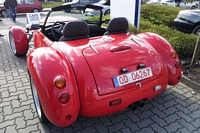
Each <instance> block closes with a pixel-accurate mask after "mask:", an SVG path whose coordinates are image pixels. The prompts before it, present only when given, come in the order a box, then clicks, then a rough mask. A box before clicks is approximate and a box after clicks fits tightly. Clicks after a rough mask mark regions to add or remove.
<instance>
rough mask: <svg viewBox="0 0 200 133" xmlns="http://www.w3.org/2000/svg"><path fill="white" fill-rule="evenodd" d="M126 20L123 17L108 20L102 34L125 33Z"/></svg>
mask: <svg viewBox="0 0 200 133" xmlns="http://www.w3.org/2000/svg"><path fill="white" fill-rule="evenodd" d="M127 30H128V20H127V19H126V18H125V17H117V18H113V19H111V20H110V21H109V23H108V27H107V31H106V32H105V34H104V35H109V34H121V33H127Z"/></svg>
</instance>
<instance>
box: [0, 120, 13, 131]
mask: <svg viewBox="0 0 200 133" xmlns="http://www.w3.org/2000/svg"><path fill="white" fill-rule="evenodd" d="M12 125H14V119H12V120H7V121H4V122H3V123H0V129H2V128H5V127H7V126H12Z"/></svg>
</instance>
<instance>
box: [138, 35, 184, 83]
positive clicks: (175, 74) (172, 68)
mask: <svg viewBox="0 0 200 133" xmlns="http://www.w3.org/2000/svg"><path fill="white" fill-rule="evenodd" d="M137 36H138V37H140V38H142V40H144V41H146V42H148V43H149V44H150V45H151V46H152V47H153V48H154V49H155V50H156V51H157V52H158V53H159V55H160V56H161V57H162V58H163V60H164V62H165V65H166V66H167V70H168V84H169V85H175V84H177V83H179V82H180V79H181V75H182V74H181V71H182V69H181V65H180V59H179V57H178V55H177V56H176V58H172V57H171V53H172V52H176V51H175V50H174V48H173V47H172V45H171V44H170V43H169V42H168V41H167V40H165V39H164V38H163V37H161V36H160V35H158V34H155V33H150V32H144V33H140V34H138V35H137ZM177 64H178V65H179V67H178V68H177V67H176V65H177Z"/></svg>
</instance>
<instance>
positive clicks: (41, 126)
mask: <svg viewBox="0 0 200 133" xmlns="http://www.w3.org/2000/svg"><path fill="white" fill-rule="evenodd" d="M64 131H65V129H64ZM37 132H38V133H39V132H40V133H48V132H49V133H50V127H49V126H48V125H47V124H41V123H38V131H37ZM64 133H68V132H64Z"/></svg>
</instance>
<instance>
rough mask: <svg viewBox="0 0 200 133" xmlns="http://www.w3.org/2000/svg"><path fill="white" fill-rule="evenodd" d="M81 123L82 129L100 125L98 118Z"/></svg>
mask: <svg viewBox="0 0 200 133" xmlns="http://www.w3.org/2000/svg"><path fill="white" fill-rule="evenodd" d="M81 123H82V127H83V128H85V127H89V126H92V125H93V124H95V123H99V120H98V117H95V118H91V119H88V120H86V121H82V122H81Z"/></svg>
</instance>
